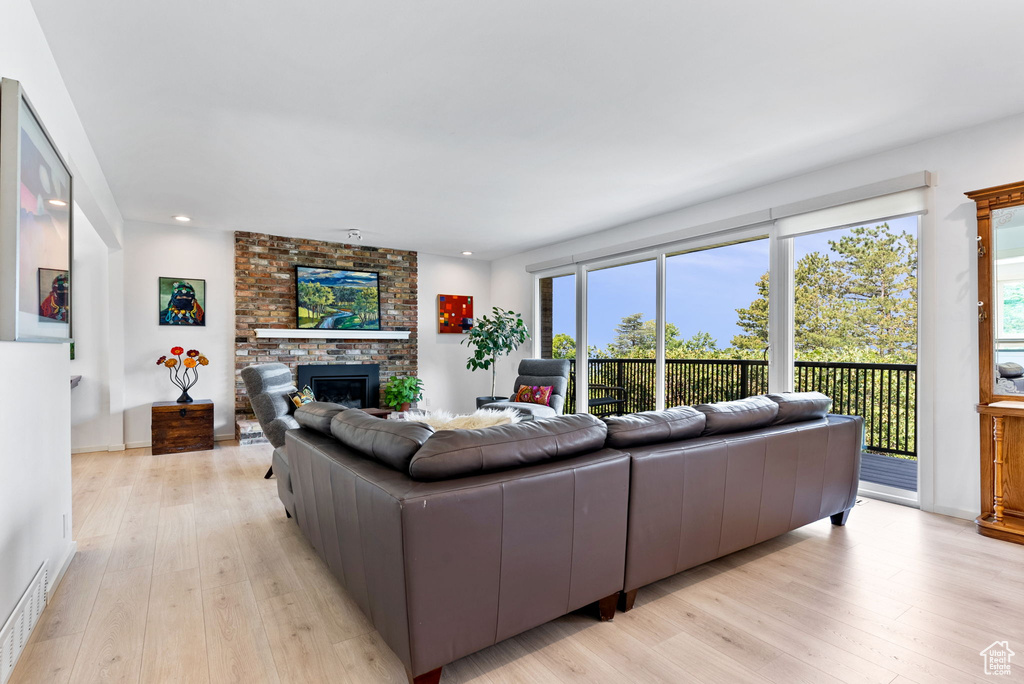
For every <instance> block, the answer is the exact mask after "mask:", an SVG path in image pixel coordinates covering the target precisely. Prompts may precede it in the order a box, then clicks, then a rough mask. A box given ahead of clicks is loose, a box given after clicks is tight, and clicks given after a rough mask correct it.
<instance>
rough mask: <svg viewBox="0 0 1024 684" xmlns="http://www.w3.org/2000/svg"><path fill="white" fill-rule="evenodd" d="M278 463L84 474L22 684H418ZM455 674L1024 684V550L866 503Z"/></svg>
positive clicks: (146, 462)
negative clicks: (994, 657)
mask: <svg viewBox="0 0 1024 684" xmlns="http://www.w3.org/2000/svg"><path fill="white" fill-rule="evenodd" d="M269 458H270V450H269V449H268V448H266V447H259V446H256V447H237V446H220V445H218V448H216V449H214V450H213V451H207V452H197V453H191V454H184V455H164V456H152V455H150V453H149V451H148V450H143V449H138V450H133V451H127V452H122V453H109V454H108V453H99V454H82V455H77V456H74V457H73V458H72V470H73V487H74V499H73V506H74V510H73V523H74V524H73V532H74V537H75V538H76V539H77V540H78V543H79V547H78V548H79V551H78V555H77V556H76V557H75V559H74V561H73V562H72V564H71V567H70V568H69V570H68V572H67V575H66V576H65V578H64V581H63V583H62V584H61V586H60V587H59V588H58V590H57V592H56V595H55V596H54V598H53V600H52V601H51V603H50V605H49V606H48V607H47V608H46V610H45V611H44V613H43V616H42V619H41V621H40V624H39V626H38V629H37V630H36V632H35V634H34V635H33V637H32V639H31V641H30V643H29V646H28V647H27V649H26V651H25V653H24V654H23V656H22V658H21V661H20V663H19V664H18V667H17V669H16V671H15V673H14V676H13V679H12V680H11V681H12V682H13V683H15V684H23V683H29V682H32V683H35V682H74V684H88V683H90V682H108V681H109V682H114V681H116V682H147V683H148V682H160V683H167V682H218V683H219V682H242V683H245V684H249V683H252V682H303V683H315V682H338V683H341V684H363V683H373V682H395V683H401V682H404V681H406V680H405V673H404V670H403V669H402V666H401V664H400V663H399V662H398V660H397V659H396V658H395V656H394V655H393V654H392V653H391V652H390V651H389V650H388V648H387V647H386V646H385V645H384V644H383V642H382V641H381V639H380V637H379V635H378V634H377V633H376V632H375V631H374V630H373V629H372V627H371V626H370V625H369V624H368V622H367V621H366V619H365V618H364V617H363V616H362V614H361V613H360V612H359V610H358V609H357V608H356V607H355V605H354V604H353V603H352V601H350V600H349V599H348V597H347V596H346V595H345V593H344V591H343V590H342V589H341V588H340V587H339V586H338V584H337V583H336V582H335V581H334V578H333V577H332V576H331V574H330V573H329V571H328V570H327V568H326V567H325V566H324V564H323V563H322V562H321V561H320V559H319V558H318V557H317V556H316V554H315V552H314V551H313V550H312V549H311V548H310V546H309V545H308V544H307V543H306V541H305V539H304V538H303V537H302V536H301V535H300V534H299V533H298V529H297V527H296V526H295V525H294V523H293V522H292V521H291V520H287V519H286V518H285V516H284V511H283V508H282V506H281V504H280V502H279V501H278V499H277V493H276V481H274V480H264V479H263V473H264V471H265V470H266V467H267V462H268V461H269ZM636 605H637V607H636V608H635V609H634V610H633V611H631V612H630V613H625V614H623V613H619V614H618V615H617V616H616V618H615V620H614V621H613V622H609V623H598V622H597V621H596V620H595V619H594V618H593V617H592V616H591V615H589V614H582V613H580V614H573V615H568V616H566V617H563V618H561V619H559V620H556V621H554V622H552V623H549V624H547V625H543V626H541V627H537V628H536V629H533V630H530V631H529V632H526V633H525V634H521V635H519V636H517V637H515V638H512V639H509V640H507V641H504V642H502V643H500V644H498V645H496V646H493V647H491V648H489V649H487V650H484V651H481V652H480V653H476V654H474V655H471V656H469V657H466V658H463V659H462V660H459V661H457V662H455V663H452V664H451V665H448V666H446V667H445V669H444V678H443V680H442V681H444V682H449V683H451V682H478V683H481V684H487V683H490V684H499V683H501V682H524V683H536V682H672V683H675V682H723V683H728V684H732V683H735V682H777V683H779V684H791V683H801V682H814V683H817V682H849V683H851V684H860V683H871V682H877V683H879V684H881V683H889V682H892V683H894V684H909V683H911V682H916V683H917V684H930V683H931V682H956V683H960V682H983V681H989V680H990V678H987V677H986V676H985V675H984V674H983V668H982V659H981V656H980V655H979V651H981V650H982V649H983V648H985V647H986V646H988V645H989V644H990V643H992V642H993V641H996V640H1009V642H1010V647H1011V648H1015V649H1016V650H1017V652H1018V653H1021V655H1020V656H1018V658H1020V662H1019V664H1014V666H1013V667H1014V668H1015V670H1016V672H1015V673H1014V676H1013V677H1010V678H1006V677H1003V678H1000V679H1001V680H1002V681H1024V546H1016V545H1012V544H1008V543H1005V542H1000V541H996V540H992V539H987V538H984V537H981V536H978V535H977V534H975V532H974V529H973V525H972V524H971V523H968V522H967V521H963V520H958V519H954V518H947V517H943V516H938V515H930V514H924V513H920V512H919V511H916V510H913V509H909V508H903V507H900V506H894V505H891V504H886V503H881V502H878V501H873V500H870V499H866V500H864V501H863V502H862V504H861V505H858V507H857V508H856V509H855V510H854V511H853V513H852V514H851V516H850V522H849V524H848V525H847V526H846V527H844V528H834V527H832V526H831V525H829V523H828V521H827V520H825V521H823V522H818V523H815V524H813V525H809V526H807V527H804V528H802V529H800V530H797V531H796V532H792V533H790V534H787V535H785V536H783V537H780V538H778V539H775V540H772V541H769V542H766V543H764V544H761V545H759V546H757V547H754V548H752V549H748V550H746V551H741V552H739V553H736V554H733V555H732V556H729V557H727V558H724V559H721V560H718V561H715V562H713V563H710V564H707V565H705V566H702V567H700V568H695V569H693V570H690V571H688V572H685V573H682V574H680V575H677V576H675V577H671V578H669V579H667V580H663V581H662V582H659V583H657V584H655V585H653V586H650V587H647V588H645V589H642V590H641V591H640V594H639V597H638V599H637V604H636Z"/></svg>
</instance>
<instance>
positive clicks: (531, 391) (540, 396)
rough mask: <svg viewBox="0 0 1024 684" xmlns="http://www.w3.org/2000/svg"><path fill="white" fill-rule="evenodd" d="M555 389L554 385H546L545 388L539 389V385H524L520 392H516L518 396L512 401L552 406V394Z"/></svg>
mask: <svg viewBox="0 0 1024 684" xmlns="http://www.w3.org/2000/svg"><path fill="white" fill-rule="evenodd" d="M554 389H555V387H554V385H546V386H544V387H538V386H537V385H533V386H530V385H522V386H520V388H519V389H518V390H516V396H515V397H514V398H513V399H512V401H515V402H519V403H522V404H540V405H541V406H550V405H551V392H552V390H554Z"/></svg>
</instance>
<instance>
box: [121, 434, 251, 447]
mask: <svg viewBox="0 0 1024 684" xmlns="http://www.w3.org/2000/svg"><path fill="white" fill-rule="evenodd" d="M234 439H235V433H233V432H232V433H231V434H229V435H214V436H213V441H214V442H233V441H234ZM124 445H125V446H126V447H127V448H129V449H148V448H149V447H151V446H153V442H152V441H149V440H147V441H145V442H125V444H124Z"/></svg>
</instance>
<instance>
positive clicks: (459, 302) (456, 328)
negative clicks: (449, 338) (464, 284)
mask: <svg viewBox="0 0 1024 684" xmlns="http://www.w3.org/2000/svg"><path fill="white" fill-rule="evenodd" d="M472 328H473V298H472V297H470V296H468V295H447V294H442V295H437V332H439V333H458V334H461V333H468V332H469V331H470V330H472Z"/></svg>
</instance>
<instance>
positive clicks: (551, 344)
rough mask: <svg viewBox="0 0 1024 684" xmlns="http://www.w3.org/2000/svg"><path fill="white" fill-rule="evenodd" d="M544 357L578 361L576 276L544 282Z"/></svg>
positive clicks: (542, 316)
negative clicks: (576, 359)
mask: <svg viewBox="0 0 1024 684" xmlns="http://www.w3.org/2000/svg"><path fill="white" fill-rule="evenodd" d="M539 287H540V292H539V294H540V329H541V339H540V357H541V358H542V359H575V358H576V276H575V275H565V276H557V277H552V278H541V279H540V281H539Z"/></svg>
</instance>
